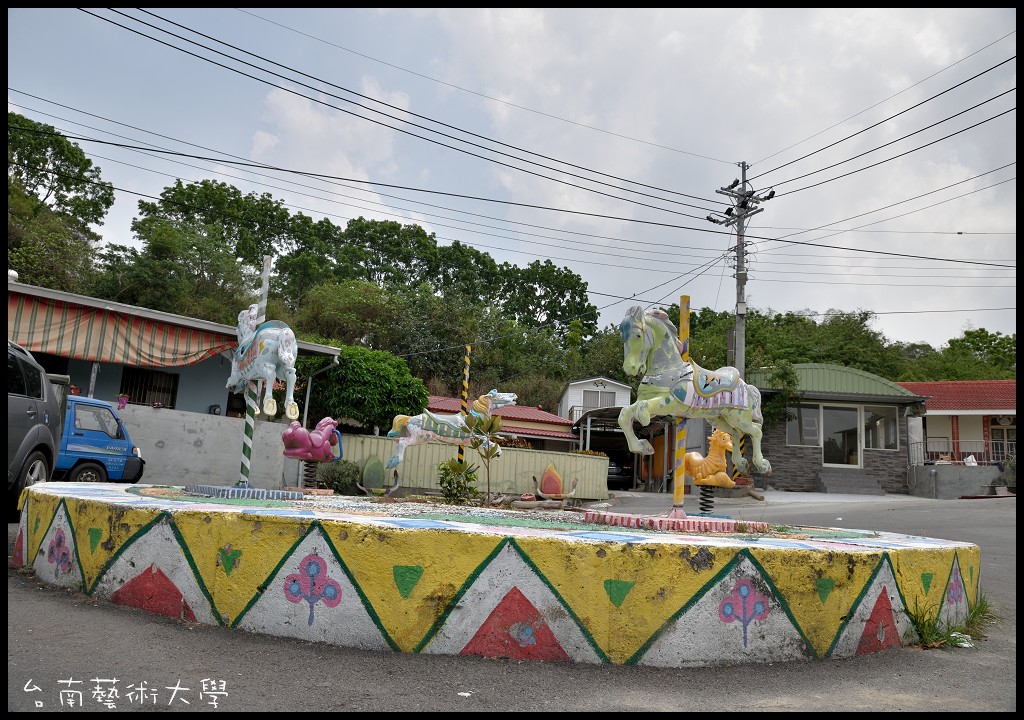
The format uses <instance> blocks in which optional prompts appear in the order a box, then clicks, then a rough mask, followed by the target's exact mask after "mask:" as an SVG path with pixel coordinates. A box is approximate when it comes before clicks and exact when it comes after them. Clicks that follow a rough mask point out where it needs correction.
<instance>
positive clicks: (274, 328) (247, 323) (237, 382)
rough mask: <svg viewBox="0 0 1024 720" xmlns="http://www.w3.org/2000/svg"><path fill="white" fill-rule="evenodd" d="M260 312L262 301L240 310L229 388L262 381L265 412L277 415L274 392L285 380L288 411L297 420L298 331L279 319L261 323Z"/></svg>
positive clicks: (286, 407)
mask: <svg viewBox="0 0 1024 720" xmlns="http://www.w3.org/2000/svg"><path fill="white" fill-rule="evenodd" d="M258 313H259V306H258V305H250V306H249V309H248V310H243V311H242V312H240V313H238V325H237V331H238V347H237V348H236V349H235V355H234V358H232V360H231V376H230V377H229V378H228V382H227V389H228V390H231V391H232V392H245V389H246V387H248V385H249V383H250V382H253V381H255V382H260V383H262V384H263V390H264V396H265V399H264V400H263V412H265V413H266V414H267V415H269V416H270V417H274V415H276V414H277V401H276V400H274V395H273V393H272V390H273V387H274V381H275V380H283V381H284V383H285V396H284V408H285V415H287V416H288V419H289V420H295V419H297V418H298V417H299V406H298V404H297V403H296V402H295V400H294V397H293V393H294V391H295V358H296V356H297V355H298V343H297V342H296V340H295V333H293V332H292V329H291V328H290V327H288V326H287V325H286V324H285V323H283V322H281V321H279V320H270V321H268V322H265V323H263V324H261V325H259V326H258V327H257V325H256V319H257V318H258V317H259V314H258ZM258 412H259V411H258V410H257V413H258Z"/></svg>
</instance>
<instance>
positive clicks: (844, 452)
mask: <svg viewBox="0 0 1024 720" xmlns="http://www.w3.org/2000/svg"><path fill="white" fill-rule="evenodd" d="M858 415H860V412H859V411H858V408H856V407H848V406H840V405H822V406H821V417H822V430H823V432H822V437H823V438H824V442H823V443H822V457H821V460H822V462H823V463H824V464H826V465H860V446H859V444H858V440H859V438H858V435H859V428H858V423H857V417H858Z"/></svg>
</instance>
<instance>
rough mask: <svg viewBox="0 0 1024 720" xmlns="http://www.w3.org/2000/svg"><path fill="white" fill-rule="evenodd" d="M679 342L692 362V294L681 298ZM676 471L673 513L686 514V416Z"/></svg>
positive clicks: (678, 435)
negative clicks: (684, 503) (684, 510)
mask: <svg viewBox="0 0 1024 720" xmlns="http://www.w3.org/2000/svg"><path fill="white" fill-rule="evenodd" d="M679 342H680V343H682V346H683V350H682V353H681V355H682V358H683V362H686V363H688V362H690V296H689V295H682V296H680V298H679ZM675 439H676V447H675V461H676V464H675V472H674V473H673V475H672V477H673V481H672V484H673V487H672V513H673V514H675V515H684V516H685V514H686V513H684V512H683V501H684V498H685V497H686V418H680V419H679V420H677V421H676V427H675Z"/></svg>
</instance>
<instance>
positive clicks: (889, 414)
mask: <svg viewBox="0 0 1024 720" xmlns="http://www.w3.org/2000/svg"><path fill="white" fill-rule="evenodd" d="M793 367H794V369H795V370H796V374H797V377H798V378H799V393H800V399H799V401H798V402H797V403H795V404H794V405H792V406H790V407H789V408H788V410H789V412H790V414H791V416H792V417H791V419H789V420H788V421H786V422H782V423H776V424H775V425H774V426H772V427H765V428H764V436H763V437H762V440H761V447H762V449H763V450H764V454H765V457H767V458H768V459H769V460H770V462H771V464H772V475H771V477H769V478H767V483H768V484H770V485H772V486H774V487H775V488H776V489H779V490H795V491H805V492H833V493H855V494H869V495H883V494H885V493H897V494H906V493H908V492H909V487H908V482H907V468H908V466H909V465H910V454H909V451H910V448H911V446H912V445H913V443H915V442H920V440H921V438H912V437H911V436H910V430H909V429H908V418H910V417H914V416H917V415H920V414H921V413H922V411H923V405H924V402H925V400H926V398H925V397H922V396H920V395H917V394H915V393H913V392H911V391H910V390H908V389H906V388H904V387H901V386H900V385H898V384H897V383H894V382H891V381H889V380H886V379H885V378H883V377H879V376H878V375H874V374H872V373H869V372H865V371H863V370H857V369H854V368H849V367H844V366H842V365H833V364H827V363H800V364H796V365H794V366H793ZM769 377H770V372H769V369H767V368H761V369H754V370H749V371H747V374H746V378H745V379H746V381H747V382H748V383H750V384H752V385H755V386H756V387H757V388H758V389H759V390H760V391H761V394H762V396H764V397H765V398H767V397H770V396H771V395H772V394H773V393H777V392H780V390H781V388H772V387H771V384H770V381H769ZM918 427H919V426H918Z"/></svg>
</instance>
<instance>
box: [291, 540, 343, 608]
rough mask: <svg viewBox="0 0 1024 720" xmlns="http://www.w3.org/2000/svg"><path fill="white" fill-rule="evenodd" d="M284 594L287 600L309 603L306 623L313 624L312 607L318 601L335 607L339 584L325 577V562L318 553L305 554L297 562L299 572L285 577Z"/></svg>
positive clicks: (339, 594) (338, 600) (339, 590)
mask: <svg viewBox="0 0 1024 720" xmlns="http://www.w3.org/2000/svg"><path fill="white" fill-rule="evenodd" d="M284 596H285V598H286V599H287V600H288V601H289V602H293V603H299V602H302V601H303V600H305V601H306V602H308V603H309V620H308V624H309V625H312V624H313V609H314V607H316V604H317V603H318V602H323V604H324V605H325V606H327V607H331V608H332V607H337V605H338V603H340V602H341V585H339V584H338V581H337V580H334V579H333V578H329V577H327V562H326V561H325V560H324V559H323V558H322V557H320V556H319V555H307V556H306V557H304V558H303V559H302V562H300V563H299V572H297V573H292V574H291V575H289V576H288V577H286V578H285V581H284Z"/></svg>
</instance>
